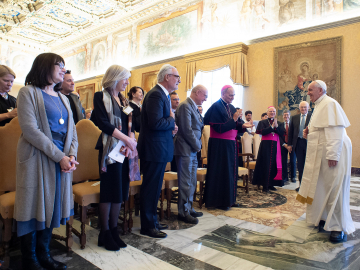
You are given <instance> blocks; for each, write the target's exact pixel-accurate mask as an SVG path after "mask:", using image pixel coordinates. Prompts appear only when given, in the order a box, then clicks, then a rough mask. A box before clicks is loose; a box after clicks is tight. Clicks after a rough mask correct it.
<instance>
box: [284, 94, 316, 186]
mask: <svg viewBox="0 0 360 270" xmlns="http://www.w3.org/2000/svg"><path fill="white" fill-rule="evenodd" d="M299 109H300V114H297V115H294V116H292V117H291V119H290V127H289V137H288V138H289V141H288V150H289V152H290V153H291V152H292V151H295V154H296V159H297V164H298V171H299V182H300V185H301V179H302V175H303V172H304V166H305V159H306V147H307V141H306V139H304V138H303V130H304V129H305V128H306V127H307V126H308V124H309V121H310V118H311V112H309V103H307V102H306V101H302V102H300V104H299ZM295 190H296V191H299V188H296V189H295Z"/></svg>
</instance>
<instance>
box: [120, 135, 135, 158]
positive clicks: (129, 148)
mask: <svg viewBox="0 0 360 270" xmlns="http://www.w3.org/2000/svg"><path fill="white" fill-rule="evenodd" d="M127 138H128V139H127V140H126V141H124V142H125V147H124V148H122V151H121V153H123V154H124V155H125V157H128V158H134V157H136V156H137V155H138V152H137V149H136V146H137V142H136V139H135V138H131V137H127Z"/></svg>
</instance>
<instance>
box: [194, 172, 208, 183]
mask: <svg viewBox="0 0 360 270" xmlns="http://www.w3.org/2000/svg"><path fill="white" fill-rule="evenodd" d="M206 171H207V170H206V169H205V170H197V172H196V178H197V181H199V182H204V181H205V177H206Z"/></svg>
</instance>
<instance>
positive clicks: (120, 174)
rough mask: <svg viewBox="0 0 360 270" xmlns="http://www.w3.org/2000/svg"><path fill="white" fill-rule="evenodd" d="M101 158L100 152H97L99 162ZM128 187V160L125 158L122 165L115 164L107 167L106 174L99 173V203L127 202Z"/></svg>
mask: <svg viewBox="0 0 360 270" xmlns="http://www.w3.org/2000/svg"><path fill="white" fill-rule="evenodd" d="M101 156H102V151H99V160H101ZM99 163H100V162H99ZM100 167H101V166H99V168H100ZM129 185H130V178H129V160H128V158H125V160H124V163H119V162H116V163H114V164H110V165H107V172H105V173H104V172H100V203H122V202H124V201H127V199H128V197H129Z"/></svg>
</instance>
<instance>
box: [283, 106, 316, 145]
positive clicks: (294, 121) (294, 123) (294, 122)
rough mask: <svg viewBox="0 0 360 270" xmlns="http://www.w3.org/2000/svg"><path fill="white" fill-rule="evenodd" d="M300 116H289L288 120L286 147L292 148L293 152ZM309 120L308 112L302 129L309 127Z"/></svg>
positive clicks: (309, 114) (309, 113)
mask: <svg viewBox="0 0 360 270" xmlns="http://www.w3.org/2000/svg"><path fill="white" fill-rule="evenodd" d="M300 115H301V114H297V115H294V116H291V118H290V126H289V137H288V139H289V140H288V145H290V146H292V148H293V150H295V148H296V142H297V138H298V136H299V129H300ZM310 118H311V112H308V114H307V116H306V121H305V126H304V128H306V127H307V126H308V125H309V121H310Z"/></svg>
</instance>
